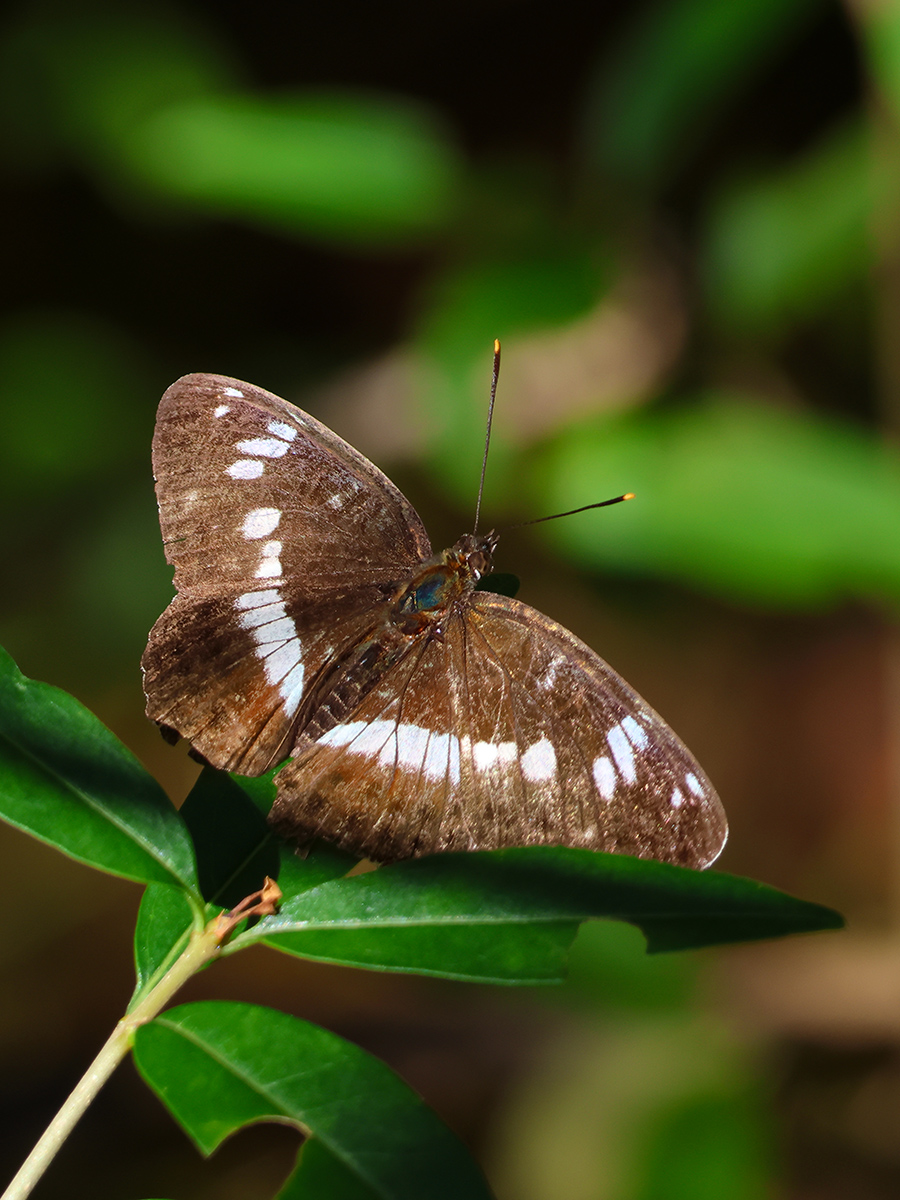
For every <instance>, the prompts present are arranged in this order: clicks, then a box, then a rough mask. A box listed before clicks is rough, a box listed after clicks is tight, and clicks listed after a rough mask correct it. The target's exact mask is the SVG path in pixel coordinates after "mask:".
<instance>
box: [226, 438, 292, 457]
mask: <svg viewBox="0 0 900 1200" xmlns="http://www.w3.org/2000/svg"><path fill="white" fill-rule="evenodd" d="M236 449H238V450H240V452H241V454H257V455H259V456H260V457H261V458H281V456H282V455H283V454H287V452H288V450H290V446H289V445H288V444H287V442H283V441H282V440H281V439H280V438H247V440H246V441H243V442H238V444H237V447H236Z"/></svg>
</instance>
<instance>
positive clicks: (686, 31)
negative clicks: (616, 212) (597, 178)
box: [586, 0, 821, 186]
mask: <svg viewBox="0 0 900 1200" xmlns="http://www.w3.org/2000/svg"><path fill="white" fill-rule="evenodd" d="M820 2H821V0H728V3H727V4H722V3H721V2H720V0H658V2H657V3H656V4H654V5H651V6H650V7H647V6H644V7H642V8H640V9H639V10H637V11H638V16H637V18H636V19H634V20H633V21H632V24H631V27H630V29H629V30H628V31H627V33H626V35H625V37H624V38H623V39H622V41H621V43H620V44H619V46H618V47H617V48H616V49H615V51H614V54H613V55H612V56H611V57H610V58H609V59H608V60H607V61H605V62H604V63H603V64H602V65H601V69H600V70H599V71H598V73H597V83H596V86H595V88H594V94H593V96H592V97H590V98H589V101H588V105H587V114H586V123H587V130H588V132H587V141H588V155H589V157H590V159H592V160H593V161H594V162H595V164H596V165H597V166H599V167H600V168H601V169H603V170H604V171H605V172H607V173H609V174H612V175H617V176H619V177H620V178H622V179H624V180H626V181H633V182H635V183H638V184H643V185H645V186H646V185H652V186H658V185H659V184H660V183H662V182H664V181H666V180H667V179H668V178H670V177H671V176H672V174H673V173H674V172H675V171H676V170H678V169H679V168H680V167H681V166H682V165H683V163H684V161H685V159H686V158H687V157H688V156H689V155H690V154H691V153H692V152H693V151H694V150H695V149H696V148H697V146H698V145H699V144H700V143H701V142H702V139H703V138H704V137H705V136H706V135H707V134H708V132H709V130H710V128H711V127H712V126H713V125H714V124H715V122H716V121H718V120H720V119H721V117H722V115H723V114H724V113H726V112H727V105H728V101H729V100H731V99H732V98H733V97H734V96H735V95H736V93H737V92H738V91H739V89H740V88H741V87H743V86H744V85H745V84H746V83H747V81H748V80H749V79H750V78H752V76H753V74H754V73H755V72H758V71H759V70H760V68H762V67H765V66H766V65H767V63H768V62H769V61H770V60H771V58H772V56H773V55H774V54H776V53H777V52H778V51H779V50H780V48H781V46H782V45H784V43H785V42H786V41H787V40H788V39H789V38H790V37H791V35H792V34H794V32H795V31H796V30H797V29H798V27H799V26H801V24H802V23H803V22H804V21H806V20H807V19H808V18H809V17H810V16H811V15H812V14H813V13H814V12H815V10H816V9H817V8H818V7H819V4H820Z"/></svg>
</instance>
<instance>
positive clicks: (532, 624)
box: [273, 592, 726, 866]
mask: <svg viewBox="0 0 900 1200" xmlns="http://www.w3.org/2000/svg"><path fill="white" fill-rule="evenodd" d="M276 781H277V784H278V792H279V794H278V800H277V801H276V806H275V809H274V810H273V818H274V820H275V823H276V826H277V827H279V828H280V829H282V830H284V831H288V832H290V831H293V832H294V833H300V834H301V835H303V836H310V835H313V834H318V835H320V836H324V837H327V838H330V839H332V840H336V841H338V842H341V843H343V844H345V845H347V846H351V847H354V848H357V849H361V851H362V852H364V853H366V854H368V855H369V856H370V857H374V858H388V859H390V858H403V857H408V856H409V855H411V854H427V853H434V852H438V851H443V850H478V849H495V848H498V847H500V846H515V845H543V844H551V845H552V844H562V845H569V846H584V847H587V848H590V849H595V850H609V851H618V852H621V853H626V854H634V855H637V856H640V857H652V858H658V859H663V860H666V861H670V862H677V863H681V864H684V865H689V866H705V865H707V864H708V863H709V862H711V861H712V860H713V859H714V858H715V857H716V855H717V854H718V853H719V851H720V850H721V847H722V844H723V842H724V839H725V832H726V825H725V818H724V814H723V812H722V809H721V805H720V803H719V800H718V797H717V796H716V794H715V792H714V791H713V789H712V787H711V785H710V784H709V781H708V780H707V778H706V776H705V775H704V773H703V771H702V769H701V768H700V766H699V765H698V764H697V762H696V760H695V759H694V758H693V757H692V756H691V754H690V753H689V752H688V751H687V749H686V748H685V747H684V746H683V745H682V743H681V742H680V741H679V740H678V738H677V737H676V736H675V735H674V734H673V733H672V731H671V730H670V729H669V728H668V726H666V725H665V723H664V722H663V721H662V720H661V718H660V717H658V716H657V715H656V713H654V712H653V710H652V709H650V707H649V706H648V705H646V704H645V703H644V701H642V700H641V699H640V698H639V697H638V696H637V695H636V694H635V693H634V692H633V691H632V690H631V688H629V687H628V685H627V684H626V683H625V682H624V680H622V679H621V678H620V677H619V676H618V675H616V674H615V672H614V671H612V669H611V668H610V667H609V666H607V664H606V663H604V662H603V661H602V660H601V659H600V658H599V657H598V656H597V655H596V654H594V653H593V651H592V650H590V649H589V648H588V647H587V646H585V645H584V644H583V643H582V642H580V641H578V639H577V638H575V637H574V636H573V635H572V634H570V633H568V631H566V630H564V629H562V627H561V626H559V625H557V624H556V623H555V622H552V621H550V620H549V619H548V618H546V617H544V616H542V614H540V613H538V612H536V611H535V610H534V609H532V608H530V607H529V606H527V605H525V604H521V603H519V602H518V601H516V600H512V599H507V598H504V597H500V596H494V595H491V594H490V593H486V592H478V593H475V594H474V595H473V598H472V600H471V602H470V604H469V605H468V606H467V607H466V608H464V609H463V610H462V612H461V613H457V614H455V615H453V616H451V617H450V618H448V620H447V621H446V623H445V625H444V626H443V628H442V630H441V636H440V637H439V638H430V639H429V638H426V639H423V641H422V644H421V645H420V646H418V647H416V649H415V650H414V651H412V652H411V653H410V655H409V657H408V658H407V659H406V660H404V661H403V662H402V663H401V664H399V665H398V666H397V667H395V668H393V669H392V670H391V671H390V672H389V673H388V674H387V675H386V676H385V677H384V679H383V680H382V681H381V683H380V685H379V686H378V688H377V689H376V690H374V691H373V692H372V693H370V694H369V696H368V697H367V698H366V700H365V701H364V703H363V704H362V705H361V706H360V707H359V709H358V710H357V711H355V712H354V713H352V714H351V715H350V717H349V718H348V720H346V721H345V722H343V723H342V724H340V725H338V726H336V727H335V728H334V729H332V730H330V731H329V732H328V733H326V734H325V735H324V736H323V737H321V738H320V739H319V740H318V741H317V742H315V743H314V744H312V745H311V746H307V747H305V748H304V749H303V751H302V752H301V753H300V754H299V755H298V757H297V758H296V759H295V760H294V761H293V762H292V763H290V764H289V765H288V766H287V767H286V768H285V769H284V770H283V771H281V772H280V773H279V774H278V776H277V777H276Z"/></svg>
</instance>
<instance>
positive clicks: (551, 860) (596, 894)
mask: <svg viewBox="0 0 900 1200" xmlns="http://www.w3.org/2000/svg"><path fill="white" fill-rule="evenodd" d="M589 917H616V918H617V919H619V920H622V921H628V922H630V923H632V924H634V925H637V926H639V928H640V929H641V930H642V931H643V933H644V935H645V937H646V938H647V943H648V948H649V949H650V950H651V951H654V950H675V949H688V948H691V947H697V946H708V945H715V944H718V943H723V942H735V941H750V940H753V939H756V938H770V937H782V936H784V935H785V934H788V933H801V932H810V931H813V930H819V929H836V928H839V927H840V926H841V923H842V921H841V917H840V915H839V914H838V913H836V912H834V911H833V910H831V909H829V908H824V907H822V906H821V905H818V904H810V903H808V902H807V901H804V900H798V899H796V898H795V897H793V896H789V895H787V894H786V893H784V892H779V891H777V890H776V889H775V888H770V887H766V886H765V885H764V884H761V883H756V882H754V881H753V880H750V879H741V878H739V877H738V876H735V875H726V874H723V873H720V872H718V871H693V870H690V869H688V868H686V867H675V866H671V865H670V864H668V863H660V862H653V861H651V860H649V859H637V858H631V857H630V856H628V855H625V854H604V853H601V852H599V851H598V852H594V851H591V850H576V849H571V848H568V847H562V846H529V847H524V848H522V847H519V848H514V849H509V850H491V851H480V852H478V853H471V854H439V855H434V856H432V857H429V858H420V859H412V860H409V861H407V862H401V863H394V864H392V865H391V866H387V867H382V868H381V870H379V871H374V872H370V873H369V874H366V875H357V876H351V877H350V878H348V879H342V880H336V881H333V882H331V883H325V884H322V885H321V887H317V888H313V889H312V890H311V891H309V892H306V893H304V894H302V895H300V896H297V897H295V898H294V899H293V900H291V901H288V902H287V903H284V904H282V905H281V907H280V909H279V912H278V913H277V915H275V916H271V917H264V918H263V919H262V920H261V921H260V922H259V923H258V924H257V925H255V926H254V927H253V928H252V929H249V930H247V931H246V933H243V934H241V935H240V937H238V938H236V939H235V943H234V944H235V945H238V944H242V945H245V944H248V943H249V942H252V941H255V940H258V939H260V938H266V939H267V940H271V941H273V942H274V941H275V940H279V941H280V940H281V939H282V938H285V937H287V938H289V939H290V942H289V943H288V944H289V945H290V946H291V948H292V949H293V950H294V951H295V952H296V953H302V949H301V947H302V939H303V936H304V935H305V934H306V933H312V932H313V931H319V930H330V931H332V932H335V933H336V932H337V931H339V930H340V929H342V928H343V929H348V930H353V929H356V930H362V929H378V928H389V927H392V926H394V927H397V928H404V927H410V926H412V927H415V926H422V927H432V928H436V929H439V928H440V927H441V926H442V925H450V926H452V927H455V928H457V929H459V928H461V927H464V926H465V925H467V924H470V925H473V926H476V927H478V926H484V925H488V924H496V925H498V926H503V925H505V924H513V925H514V924H519V923H521V924H523V925H529V924H531V923H536V922H537V923H540V922H550V923H555V922H569V921H583V920H586V919H587V918H589Z"/></svg>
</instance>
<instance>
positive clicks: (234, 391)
mask: <svg viewBox="0 0 900 1200" xmlns="http://www.w3.org/2000/svg"><path fill="white" fill-rule="evenodd" d="M222 395H223V396H237V398H238V399H239V400H243V398H244V393H243V392H242V391H241V389H240V388H233V387H227V388H222Z"/></svg>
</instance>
